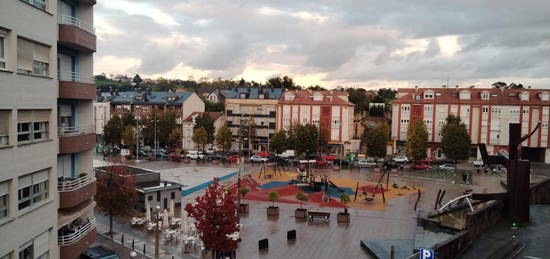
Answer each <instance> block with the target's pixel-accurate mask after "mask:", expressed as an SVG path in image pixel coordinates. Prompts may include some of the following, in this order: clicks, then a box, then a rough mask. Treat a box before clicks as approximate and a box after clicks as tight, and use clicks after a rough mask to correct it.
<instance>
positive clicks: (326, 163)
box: [315, 159, 330, 166]
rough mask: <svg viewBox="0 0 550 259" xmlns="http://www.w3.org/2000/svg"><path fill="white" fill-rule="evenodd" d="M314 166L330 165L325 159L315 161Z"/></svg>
mask: <svg viewBox="0 0 550 259" xmlns="http://www.w3.org/2000/svg"><path fill="white" fill-rule="evenodd" d="M315 164H316V165H317V166H328V165H330V162H329V161H327V160H326V159H317V161H315Z"/></svg>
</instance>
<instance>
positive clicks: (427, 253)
mask: <svg viewBox="0 0 550 259" xmlns="http://www.w3.org/2000/svg"><path fill="white" fill-rule="evenodd" d="M434 258H435V253H434V250H430V249H424V248H420V259H434Z"/></svg>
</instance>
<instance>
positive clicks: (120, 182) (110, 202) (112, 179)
mask: <svg viewBox="0 0 550 259" xmlns="http://www.w3.org/2000/svg"><path fill="white" fill-rule="evenodd" d="M134 178H135V177H134V176H133V175H132V174H131V173H130V171H129V170H128V167H127V166H125V165H109V166H106V167H105V169H104V170H102V172H100V173H99V174H98V179H97V194H96V195H95V201H96V203H97V206H98V207H99V209H100V210H101V211H102V212H103V213H104V214H105V216H109V234H111V235H112V234H113V217H119V216H123V215H126V214H128V212H129V211H130V210H132V208H133V205H134V202H135V201H136V199H137V191H136V189H135V186H134V181H135V179H134Z"/></svg>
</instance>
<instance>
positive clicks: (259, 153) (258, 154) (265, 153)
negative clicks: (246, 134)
mask: <svg viewBox="0 0 550 259" xmlns="http://www.w3.org/2000/svg"><path fill="white" fill-rule="evenodd" d="M254 155H255V156H261V157H269V153H267V152H258V153H256V154H254Z"/></svg>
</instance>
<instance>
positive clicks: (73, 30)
mask: <svg viewBox="0 0 550 259" xmlns="http://www.w3.org/2000/svg"><path fill="white" fill-rule="evenodd" d="M58 22H59V43H60V44H62V45H65V46H68V47H70V48H73V49H76V50H78V51H82V52H87V53H91V52H95V50H96V36H95V29H94V27H93V26H92V25H90V24H86V23H84V22H82V21H81V20H80V19H78V18H76V17H73V16H68V15H60V16H59V20H58Z"/></svg>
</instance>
